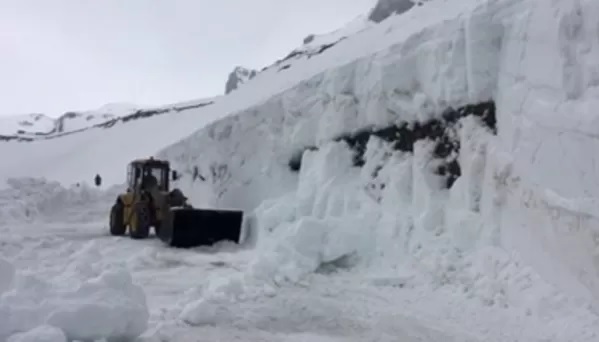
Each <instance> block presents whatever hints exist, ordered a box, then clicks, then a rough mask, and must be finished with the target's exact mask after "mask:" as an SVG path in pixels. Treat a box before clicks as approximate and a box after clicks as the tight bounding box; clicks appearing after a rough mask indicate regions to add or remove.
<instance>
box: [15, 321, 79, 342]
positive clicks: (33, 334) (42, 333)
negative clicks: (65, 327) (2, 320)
mask: <svg viewBox="0 0 599 342" xmlns="http://www.w3.org/2000/svg"><path fill="white" fill-rule="evenodd" d="M67 341H68V339H67V336H66V335H65V334H64V332H63V331H62V330H60V329H58V328H56V327H53V326H51V325H40V326H39V327H36V328H33V329H31V330H29V331H27V332H24V333H18V334H14V335H12V336H11V337H9V338H8V340H7V341H6V342H67Z"/></svg>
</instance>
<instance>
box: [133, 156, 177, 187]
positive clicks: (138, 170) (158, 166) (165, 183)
mask: <svg viewBox="0 0 599 342" xmlns="http://www.w3.org/2000/svg"><path fill="white" fill-rule="evenodd" d="M169 173H170V165H169V163H168V162H167V161H163V160H154V159H144V160H136V161H133V162H131V163H130V164H129V166H128V169H127V184H128V188H129V189H131V190H133V189H142V190H147V189H148V188H150V187H152V186H157V187H158V189H160V190H161V191H169Z"/></svg>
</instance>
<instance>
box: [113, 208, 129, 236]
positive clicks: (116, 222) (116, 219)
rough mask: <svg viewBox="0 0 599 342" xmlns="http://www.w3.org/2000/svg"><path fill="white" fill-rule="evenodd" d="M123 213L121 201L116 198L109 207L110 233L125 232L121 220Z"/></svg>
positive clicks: (125, 228)
mask: <svg viewBox="0 0 599 342" xmlns="http://www.w3.org/2000/svg"><path fill="white" fill-rule="evenodd" d="M123 213H124V207H123V203H122V202H121V201H120V200H117V201H116V203H115V204H113V205H112V208H111V209H110V235H113V236H123V235H125V233H126V232H127V227H126V226H125V223H124V222H123Z"/></svg>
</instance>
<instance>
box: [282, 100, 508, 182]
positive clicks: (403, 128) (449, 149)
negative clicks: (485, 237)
mask: <svg viewBox="0 0 599 342" xmlns="http://www.w3.org/2000/svg"><path fill="white" fill-rule="evenodd" d="M467 116H475V117H478V118H480V120H481V123H482V124H483V125H485V126H486V127H487V128H488V129H489V130H490V131H491V132H492V133H493V134H497V127H496V124H497V120H496V116H495V102H494V101H492V100H490V101H487V102H481V103H477V104H473V105H466V106H463V107H460V108H457V109H454V108H447V109H446V110H445V111H444V112H443V114H442V115H441V118H440V119H432V120H429V121H427V122H424V123H420V122H412V123H407V122H404V123H402V124H399V125H391V126H388V127H384V128H380V129H371V128H368V129H363V130H359V131H357V132H353V133H348V134H344V135H342V136H339V137H337V138H335V139H333V140H334V141H345V142H346V143H347V145H348V146H349V147H350V148H351V149H352V150H353V151H354V158H353V165H354V166H356V167H362V166H363V165H364V164H365V162H366V161H365V160H364V153H365V152H366V144H367V143H368V140H369V139H370V137H371V136H376V137H378V138H380V139H382V140H384V141H386V142H389V143H392V144H393V145H392V146H393V149H395V150H399V151H403V152H414V144H415V143H416V142H417V141H419V140H424V139H427V140H430V141H434V142H435V147H434V151H433V157H434V158H435V159H439V160H442V161H443V163H442V164H441V165H440V166H439V168H438V169H437V170H436V173H437V174H438V175H440V176H444V177H445V181H446V188H447V189H449V188H451V186H452V185H453V184H454V183H455V181H456V180H457V179H458V178H459V177H460V176H461V168H460V164H459V162H458V156H459V153H460V141H459V138H458V134H456V125H457V123H458V122H459V121H460V119H461V118H464V117H467ZM306 149H310V150H315V149H317V147H315V146H311V147H308V148H306ZM306 149H304V150H302V151H298V152H296V153H295V154H294V155H293V156H292V158H291V159H290V160H289V168H290V170H292V171H294V172H297V171H299V170H300V168H301V157H302V154H303V151H305V150H306Z"/></svg>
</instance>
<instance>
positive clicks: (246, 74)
mask: <svg viewBox="0 0 599 342" xmlns="http://www.w3.org/2000/svg"><path fill="white" fill-rule="evenodd" d="M255 76H256V70H250V69H246V68H244V67H240V66H238V67H235V69H233V71H232V72H231V73H230V74H229V78H228V79H227V84H226V85H225V94H228V93H230V92H232V91H233V90H235V89H237V88H239V86H240V85H241V84H243V83H246V82H247V81H249V80H251V79H252V78H254V77H255Z"/></svg>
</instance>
